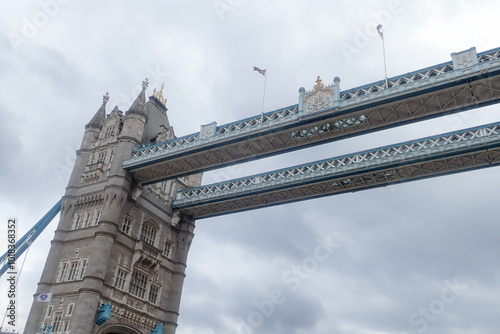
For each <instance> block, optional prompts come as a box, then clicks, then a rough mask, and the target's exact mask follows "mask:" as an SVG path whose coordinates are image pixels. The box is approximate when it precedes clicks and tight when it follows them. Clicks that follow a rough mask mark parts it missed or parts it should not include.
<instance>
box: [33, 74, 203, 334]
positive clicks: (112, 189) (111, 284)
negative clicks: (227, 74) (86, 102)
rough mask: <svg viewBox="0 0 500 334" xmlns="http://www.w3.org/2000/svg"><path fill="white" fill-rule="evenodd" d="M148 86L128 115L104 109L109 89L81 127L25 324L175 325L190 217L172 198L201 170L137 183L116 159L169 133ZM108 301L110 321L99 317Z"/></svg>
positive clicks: (70, 327) (170, 329)
mask: <svg viewBox="0 0 500 334" xmlns="http://www.w3.org/2000/svg"><path fill="white" fill-rule="evenodd" d="M146 88H147V79H146V80H145V81H144V82H143V86H142V91H141V92H140V94H139V96H138V97H137V99H136V100H135V101H134V103H133V104H132V106H131V107H130V109H129V110H128V111H127V112H125V114H123V112H122V111H120V110H119V109H118V107H115V108H114V109H113V110H112V111H111V113H110V114H109V115H107V114H106V103H107V101H108V100H109V97H108V95H107V94H106V95H105V96H104V98H103V104H102V106H101V107H100V108H99V110H98V111H97V113H96V114H95V116H94V117H93V118H92V119H91V121H90V122H89V123H88V124H87V125H86V126H85V133H84V136H83V140H82V144H81V147H80V149H79V150H78V152H77V159H76V163H75V167H74V169H73V172H72V175H71V178H70V181H69V184H68V187H67V189H66V194H65V195H64V197H63V202H62V208H61V215H60V221H59V224H58V226H57V229H56V231H55V236H54V239H53V240H52V243H51V248H50V252H49V255H48V258H47V261H46V263H45V267H44V269H43V272H42V275H41V278H40V282H39V283H38V289H37V292H36V294H35V297H36V296H39V295H40V294H42V293H52V297H51V300H50V302H41V301H37V300H36V298H35V300H34V301H33V305H32V307H31V311H30V314H29V317H28V321H27V324H26V329H25V333H32V332H34V333H38V332H39V331H40V328H41V327H43V326H45V328H48V326H52V331H51V333H68V334H69V333H71V334H89V333H98V334H110V333H126V334H129V333H130V334H146V333H151V332H152V331H153V329H154V328H156V329H159V328H161V327H162V326H163V327H162V329H163V332H164V333H168V334H173V333H175V329H176V326H177V318H178V314H179V313H178V312H179V304H180V299H181V292H182V285H183V281H184V277H185V268H186V260H187V254H188V251H189V246H190V244H191V241H192V239H193V236H194V234H193V230H194V220H192V219H190V218H189V217H183V216H180V215H178V214H176V213H174V212H172V207H171V204H172V200H173V197H174V196H175V194H176V192H177V190H179V189H182V188H186V187H193V186H198V185H199V184H200V183H201V175H193V176H189V177H183V178H181V179H176V180H171V181H164V182H160V183H156V184H154V185H149V186H144V187H142V186H141V185H139V184H136V183H135V182H134V180H133V178H132V176H131V174H130V173H129V172H127V171H126V170H124V169H123V168H122V164H123V161H124V160H126V159H128V158H130V157H131V156H132V150H133V149H134V147H136V146H137V145H142V144H151V143H154V142H162V141H167V140H170V139H173V138H174V132H173V128H172V127H171V126H170V124H169V121H168V117H167V114H166V112H167V108H166V106H165V103H166V101H165V99H164V98H163V92H162V91H158V92H157V91H156V90H155V92H154V93H153V96H151V97H150V98H149V100H148V101H147V102H146V98H145V96H146V95H145V94H146V93H145V91H146ZM162 89H163V87H162ZM109 303H111V304H110V308H111V315H110V317H109V320H107V321H106V322H105V323H103V324H101V325H98V324H96V315H97V314H98V312H99V310H101V309H102V308H103V305H107V306H105V308H108V307H109V306H108V305H109ZM155 332H156V331H155Z"/></svg>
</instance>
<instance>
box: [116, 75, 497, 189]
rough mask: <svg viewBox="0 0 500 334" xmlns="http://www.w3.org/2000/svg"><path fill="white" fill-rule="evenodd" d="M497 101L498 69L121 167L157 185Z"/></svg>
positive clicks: (142, 180)
mask: <svg viewBox="0 0 500 334" xmlns="http://www.w3.org/2000/svg"><path fill="white" fill-rule="evenodd" d="M499 101H500V72H495V73H492V72H487V73H481V74H479V75H477V76H475V77H470V78H467V79H462V80H457V81H453V80H451V81H450V82H449V83H447V84H446V85H445V86H439V87H431V88H428V89H425V90H424V89H415V90H414V92H412V93H405V94H401V96H398V97H394V98H388V99H387V100H385V101H383V102H376V103H373V104H368V105H360V106H350V107H348V108H347V107H345V108H342V107H338V108H335V109H334V110H325V111H321V112H318V113H315V114H314V115H313V116H311V115H305V116H303V117H301V118H299V119H297V120H296V121H295V122H294V123H293V124H291V125H290V124H289V125H287V126H283V127H281V128H275V129H273V130H272V131H268V132H261V133H257V134H250V135H247V136H238V137H236V138H233V139H232V140H231V141H227V142H223V143H222V144H220V145H213V146H207V147H202V148H199V150H197V151H194V152H193V151H190V152H188V153H186V154H184V153H182V152H180V153H179V154H177V155H172V156H169V157H168V158H157V159H153V160H151V161H148V162H147V163H144V164H136V165H129V166H128V167H127V166H125V168H126V169H128V170H130V171H131V172H132V173H133V175H134V177H135V178H136V180H138V181H139V182H140V183H142V184H150V183H155V182H158V181H160V180H166V179H172V178H176V177H179V176H183V175H188V174H193V173H196V172H201V171H204V170H211V169H215V168H220V167H223V166H227V165H230V164H234V163H238V162H243V161H249V160H253V159H257V158H262V157H265V156H270V155H275V154H279V153H283V152H286V151H290V150H295V149H300V148H305V147H307V146H311V145H317V144H321V143H325V142H329V141H333V140H339V139H343V138H347V137H351V136H355V135H360V134H364V133H367V132H372V131H378V130H382V129H386V128H388V127H394V126H399V125H403V124H408V123H411V122H415V121H419V120H424V119H428V118H432V117H438V116H442V115H445V114H449V113H454V112H459V111H463V110H468V109H472V108H478V107H481V106H484V105H489V104H493V103H498V102H499Z"/></svg>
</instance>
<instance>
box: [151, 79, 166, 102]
mask: <svg viewBox="0 0 500 334" xmlns="http://www.w3.org/2000/svg"><path fill="white" fill-rule="evenodd" d="M163 87H165V84H163V83H162V84H161V89H160V90H159V91H157V90H156V88H155V89H154V90H153V96H154V97H155V98H156V99H157V100H158V101H160V103H161V104H163V105H164V106H166V104H167V99H166V98H164V97H163Z"/></svg>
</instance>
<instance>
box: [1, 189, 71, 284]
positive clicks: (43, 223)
mask: <svg viewBox="0 0 500 334" xmlns="http://www.w3.org/2000/svg"><path fill="white" fill-rule="evenodd" d="M61 203H62V199H60V200H59V201H58V202H57V203H56V204H55V205H54V206H53V207H52V208H51V209H50V210H49V211H48V212H47V213H46V214H45V215H44V216H43V217H42V218H41V219H40V220H39V221H38V222H37V223H36V224H35V225H34V226H33V227H32V228H31V229H30V230H29V231H28V232H26V234H25V235H24V236H22V237H21V239H19V240H18V241H17V242H16V244H15V255H14V256H13V260H14V261H15V263H17V259H18V258H19V257H20V256H21V255H22V254H23V253H24V251H26V249H28V248H29V247H30V246H31V244H32V243H33V242H34V241H35V240H36V239H37V238H38V236H39V235H40V234H41V233H42V232H43V230H45V228H46V227H47V226H48V225H49V224H50V222H51V221H52V219H54V217H55V216H56V215H57V214H58V213H59V212H60V211H61ZM8 259H9V252H8V251H7V252H6V253H5V254H3V255H2V257H1V258H0V265H1V264H3V263H4V262H5V264H3V266H2V268H0V277H1V276H2V275H3V274H4V273H5V272H6V271H7V270H8V269H9V264H10V261H8Z"/></svg>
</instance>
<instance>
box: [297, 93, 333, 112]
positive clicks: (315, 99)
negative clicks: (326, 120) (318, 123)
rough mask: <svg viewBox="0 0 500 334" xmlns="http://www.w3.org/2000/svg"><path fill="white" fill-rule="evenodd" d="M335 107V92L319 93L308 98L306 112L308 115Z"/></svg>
mask: <svg viewBox="0 0 500 334" xmlns="http://www.w3.org/2000/svg"><path fill="white" fill-rule="evenodd" d="M332 106H333V92H331V91H330V90H328V91H319V92H317V93H315V94H313V95H312V96H310V97H308V98H307V101H306V107H305V109H304V112H305V113H306V114H309V113H312V112H315V111H318V110H322V109H326V108H329V107H332Z"/></svg>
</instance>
